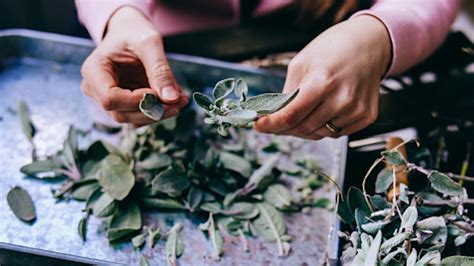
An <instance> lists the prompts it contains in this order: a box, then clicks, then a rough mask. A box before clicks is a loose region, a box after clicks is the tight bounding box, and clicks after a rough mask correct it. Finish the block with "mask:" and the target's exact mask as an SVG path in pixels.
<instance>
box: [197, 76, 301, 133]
mask: <svg viewBox="0 0 474 266" xmlns="http://www.w3.org/2000/svg"><path fill="white" fill-rule="evenodd" d="M232 92H233V93H234V96H235V98H232ZM298 92H299V90H295V91H293V92H292V93H287V94H283V93H264V94H260V95H257V96H252V97H248V86H247V84H246V83H245V81H244V80H243V79H235V78H228V79H224V80H221V81H219V82H218V83H217V84H216V86H215V87H214V89H213V90H212V98H211V97H209V96H207V95H205V94H203V93H200V92H195V93H193V99H194V102H195V103H196V104H197V105H198V106H199V107H201V108H202V109H203V110H204V112H205V113H206V114H207V115H208V117H206V118H205V119H204V122H205V123H206V124H209V125H217V126H218V128H217V132H218V133H219V134H221V135H222V136H227V135H228V132H227V130H228V128H229V127H243V126H247V125H249V124H250V123H252V122H253V121H255V120H256V119H257V118H258V116H259V115H267V114H271V113H274V112H276V111H278V110H280V109H281V108H283V107H285V105H287V104H288V103H289V102H291V101H292V100H293V99H294V98H295V97H296V95H297V94H298Z"/></svg>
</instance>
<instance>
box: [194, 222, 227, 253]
mask: <svg viewBox="0 0 474 266" xmlns="http://www.w3.org/2000/svg"><path fill="white" fill-rule="evenodd" d="M199 228H200V229H201V230H202V231H206V232H207V234H208V236H209V239H210V240H211V243H212V247H213V257H214V258H216V259H218V258H219V257H220V256H221V255H222V252H223V251H224V238H223V237H222V235H221V232H220V231H219V228H218V227H217V226H216V225H215V223H214V218H213V216H212V213H209V219H208V220H207V222H206V223H204V224H201V225H200V226H199Z"/></svg>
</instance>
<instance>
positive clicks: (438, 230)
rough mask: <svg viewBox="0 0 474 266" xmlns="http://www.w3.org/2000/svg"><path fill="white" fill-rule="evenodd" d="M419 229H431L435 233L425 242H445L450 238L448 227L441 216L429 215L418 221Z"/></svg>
mask: <svg viewBox="0 0 474 266" xmlns="http://www.w3.org/2000/svg"><path fill="white" fill-rule="evenodd" d="M416 229H417V230H423V231H431V232H433V234H432V235H431V236H430V237H429V238H427V239H426V240H425V241H424V243H427V244H445V243H446V240H447V239H448V228H447V226H446V222H445V221H444V218H443V217H441V216H433V217H428V218H426V219H424V220H421V221H418V222H417V223H416Z"/></svg>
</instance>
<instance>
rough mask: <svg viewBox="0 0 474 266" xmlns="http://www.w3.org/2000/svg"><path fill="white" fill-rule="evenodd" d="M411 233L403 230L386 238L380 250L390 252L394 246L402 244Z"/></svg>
mask: <svg viewBox="0 0 474 266" xmlns="http://www.w3.org/2000/svg"><path fill="white" fill-rule="evenodd" d="M410 235H411V232H403V233H399V234H396V235H395V236H393V237H391V238H389V239H387V240H385V241H384V242H383V243H382V245H381V246H380V251H381V252H385V253H388V252H389V251H390V250H391V249H392V248H394V247H396V246H398V245H400V244H402V243H403V241H405V240H406V239H408V238H409V237H410Z"/></svg>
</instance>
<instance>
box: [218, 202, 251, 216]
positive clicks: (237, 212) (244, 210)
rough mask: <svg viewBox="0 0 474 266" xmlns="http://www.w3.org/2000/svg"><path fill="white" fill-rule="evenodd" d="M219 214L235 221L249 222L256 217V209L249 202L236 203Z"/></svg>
mask: <svg viewBox="0 0 474 266" xmlns="http://www.w3.org/2000/svg"><path fill="white" fill-rule="evenodd" d="M221 213H222V214H224V215H228V216H232V217H233V218H236V219H241V220H251V219H253V218H255V217H257V215H258V209H257V208H256V207H255V204H252V203H249V202H236V203H233V204H232V205H231V206H230V207H229V208H227V209H225V210H222V211H221Z"/></svg>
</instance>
